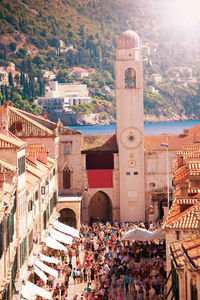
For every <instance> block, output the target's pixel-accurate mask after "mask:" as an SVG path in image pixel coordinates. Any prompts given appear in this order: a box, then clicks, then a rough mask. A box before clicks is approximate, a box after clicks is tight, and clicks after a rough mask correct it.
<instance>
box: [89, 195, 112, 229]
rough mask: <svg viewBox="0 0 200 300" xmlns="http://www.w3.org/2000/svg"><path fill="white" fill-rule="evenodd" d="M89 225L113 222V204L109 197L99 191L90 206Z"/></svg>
mask: <svg viewBox="0 0 200 300" xmlns="http://www.w3.org/2000/svg"><path fill="white" fill-rule="evenodd" d="M88 221H89V223H90V224H91V223H93V222H95V221H101V222H106V221H112V202H111V200H110V198H109V196H108V195H107V194H106V193H104V192H102V191H99V192H97V193H96V194H94V195H93V196H92V198H91V200H90V204H89V218H88Z"/></svg>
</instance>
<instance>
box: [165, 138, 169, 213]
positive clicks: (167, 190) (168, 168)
mask: <svg viewBox="0 0 200 300" xmlns="http://www.w3.org/2000/svg"><path fill="white" fill-rule="evenodd" d="M166 144H167V147H166V148H167V204H168V208H169V153H168V138H167V143H166Z"/></svg>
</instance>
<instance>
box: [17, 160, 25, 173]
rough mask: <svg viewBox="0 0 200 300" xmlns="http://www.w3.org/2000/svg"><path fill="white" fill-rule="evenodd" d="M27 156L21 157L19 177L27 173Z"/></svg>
mask: <svg viewBox="0 0 200 300" xmlns="http://www.w3.org/2000/svg"><path fill="white" fill-rule="evenodd" d="M25 167H26V163H25V156H22V157H19V158H18V175H21V174H23V173H24V172H25Z"/></svg>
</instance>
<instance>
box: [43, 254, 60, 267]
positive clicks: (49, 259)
mask: <svg viewBox="0 0 200 300" xmlns="http://www.w3.org/2000/svg"><path fill="white" fill-rule="evenodd" d="M39 255H40V260H42V261H46V262H48V263H51V264H55V265H57V264H58V259H57V258H55V257H52V256H46V255H44V254H42V253H40V254H39Z"/></svg>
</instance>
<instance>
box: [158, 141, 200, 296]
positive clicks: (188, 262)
mask: <svg viewBox="0 0 200 300" xmlns="http://www.w3.org/2000/svg"><path fill="white" fill-rule="evenodd" d="M177 156H178V158H177V160H176V164H175V169H174V185H175V193H174V200H173V204H172V206H171V209H170V211H169V214H168V216H167V219H166V222H165V225H164V229H165V231H166V246H167V247H166V250H167V252H166V258H167V272H168V292H167V294H168V296H169V298H171V297H172V296H174V297H175V299H198V298H199V297H200V291H199V289H198V287H199V284H200V274H199V247H200V236H199V227H200V202H199V199H200V142H198V143H195V144H189V145H187V146H185V147H183V149H182V150H181V151H178V153H177Z"/></svg>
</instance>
